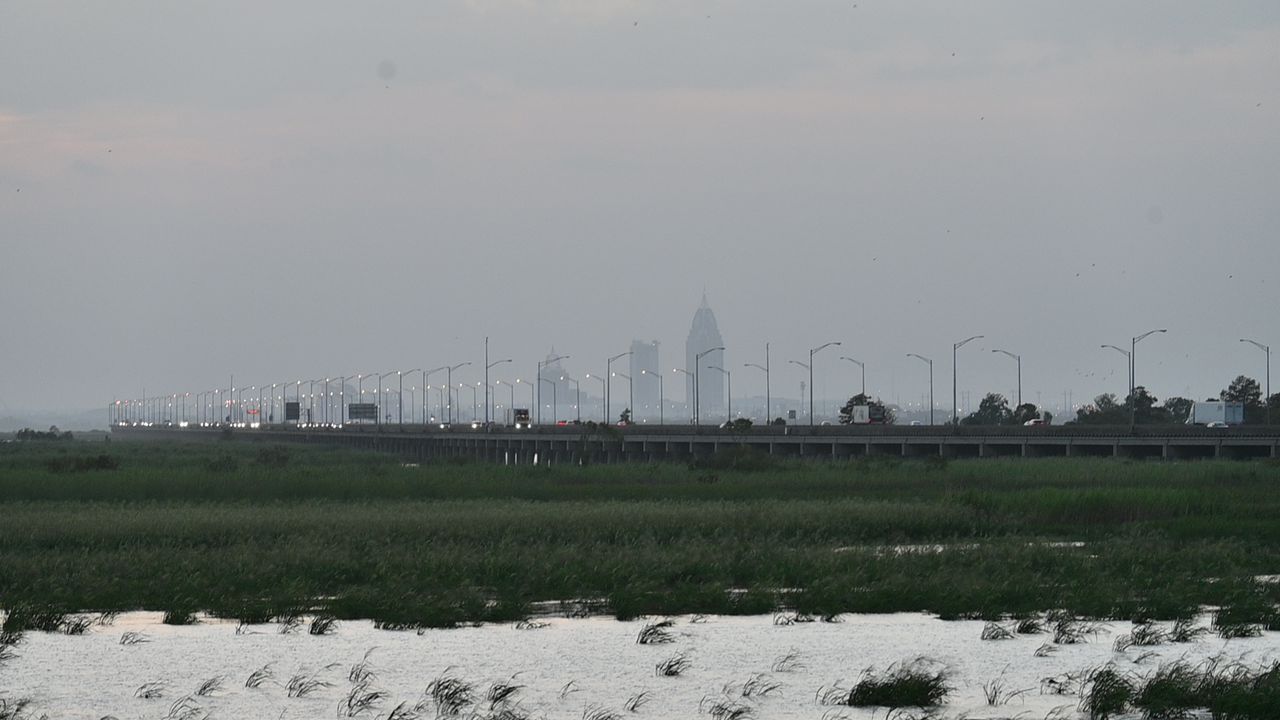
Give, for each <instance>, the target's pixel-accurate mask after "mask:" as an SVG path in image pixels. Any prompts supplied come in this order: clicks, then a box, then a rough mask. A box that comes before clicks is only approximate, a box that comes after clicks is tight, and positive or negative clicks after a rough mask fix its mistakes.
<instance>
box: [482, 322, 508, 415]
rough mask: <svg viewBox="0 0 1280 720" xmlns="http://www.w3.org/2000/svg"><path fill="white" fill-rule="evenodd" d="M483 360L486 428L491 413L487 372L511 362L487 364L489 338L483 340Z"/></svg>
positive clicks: (502, 361)
mask: <svg viewBox="0 0 1280 720" xmlns="http://www.w3.org/2000/svg"><path fill="white" fill-rule="evenodd" d="M484 360H485V363H484V386H485V390H484V424H485V427H488V426H489V420H490V419H491V418H490V417H489V416H490V415H491V414H492V413H491V412H490V407H491V403H492V400H490V398H489V371H490V370H492V369H494V368H496V367H498V366H499V365H501V364H502V363H509V362H511V358H507V359H506V360H494V361H493V362H489V338H485V339H484Z"/></svg>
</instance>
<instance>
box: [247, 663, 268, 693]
mask: <svg viewBox="0 0 1280 720" xmlns="http://www.w3.org/2000/svg"><path fill="white" fill-rule="evenodd" d="M274 665H275V663H267V664H266V665H263V666H262V667H260V668H258V669H257V670H254V671H253V672H251V673H249V678H248V679H247V680H245V681H244V686H245V687H246V688H249V689H251V690H252V689H256V688H260V687H262V686H263V685H265V684H266V683H268V682H271V681H272V680H273V679H275V670H274V669H273V666H274Z"/></svg>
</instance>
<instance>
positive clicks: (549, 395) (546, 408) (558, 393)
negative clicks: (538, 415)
mask: <svg viewBox="0 0 1280 720" xmlns="http://www.w3.org/2000/svg"><path fill="white" fill-rule="evenodd" d="M557 357H559V354H558V353H557V352H556V349H555V348H554V347H553V348H551V352H549V353H547V357H546V360H545V361H544V364H543V366H542V374H541V375H540V376H539V377H538V397H540V398H541V399H542V400H541V403H540V404H541V407H542V421H543V422H551V421H552V420H554V419H559V420H572V419H574V418H575V417H577V405H576V404H575V403H576V402H577V390H576V387H575V386H574V384H573V381H574V380H576V379H577V378H574V377H573V375H571V374H570V373H569V372H568V371H566V370H565V369H564V366H563V365H561V364H560V360H557V359H556V358H557ZM552 386H555V387H552Z"/></svg>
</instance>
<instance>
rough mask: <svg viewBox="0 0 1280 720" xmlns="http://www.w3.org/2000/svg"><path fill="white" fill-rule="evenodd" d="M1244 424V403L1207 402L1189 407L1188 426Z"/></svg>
mask: <svg viewBox="0 0 1280 720" xmlns="http://www.w3.org/2000/svg"><path fill="white" fill-rule="evenodd" d="M1243 423H1244V403H1239V402H1224V401H1222V400H1208V401H1205V402H1198V403H1195V404H1194V405H1192V406H1191V414H1190V415H1188V416H1187V424H1188V425H1214V426H1215V427H1221V426H1222V425H1241V424H1243Z"/></svg>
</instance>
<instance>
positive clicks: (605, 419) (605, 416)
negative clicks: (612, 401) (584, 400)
mask: <svg viewBox="0 0 1280 720" xmlns="http://www.w3.org/2000/svg"><path fill="white" fill-rule="evenodd" d="M586 377H588V378H591V379H592V380H597V381H599V382H600V424H601V425H608V424H609V411H608V409H607V408H605V406H604V404H605V403H604V396H605V395H606V394H607V393H608V383H606V382H605V381H604V378H602V377H600V376H599V375H592V374H591V373H587V374H586Z"/></svg>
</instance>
